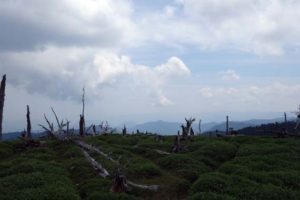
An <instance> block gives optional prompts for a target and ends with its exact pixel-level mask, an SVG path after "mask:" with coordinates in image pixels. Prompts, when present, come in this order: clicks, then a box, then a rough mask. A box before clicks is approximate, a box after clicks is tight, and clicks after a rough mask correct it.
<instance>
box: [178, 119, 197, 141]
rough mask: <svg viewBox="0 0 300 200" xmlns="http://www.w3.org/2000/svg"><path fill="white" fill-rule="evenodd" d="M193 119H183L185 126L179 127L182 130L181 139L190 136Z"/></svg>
mask: <svg viewBox="0 0 300 200" xmlns="http://www.w3.org/2000/svg"><path fill="white" fill-rule="evenodd" d="M195 120H196V119H195V118H192V117H190V118H189V119H187V118H185V121H186V125H185V126H184V125H181V129H182V137H183V138H186V137H187V136H189V135H191V129H192V124H193V122H194V121H195ZM193 133H194V131H193Z"/></svg>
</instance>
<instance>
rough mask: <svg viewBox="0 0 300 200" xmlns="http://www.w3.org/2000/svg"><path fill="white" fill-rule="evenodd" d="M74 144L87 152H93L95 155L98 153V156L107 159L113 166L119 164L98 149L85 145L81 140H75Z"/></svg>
mask: <svg viewBox="0 0 300 200" xmlns="http://www.w3.org/2000/svg"><path fill="white" fill-rule="evenodd" d="M75 143H76V144H77V145H79V146H80V147H82V148H84V149H86V150H89V151H94V152H96V153H98V154H99V155H101V156H104V157H105V158H107V159H108V160H110V161H111V162H113V163H114V164H116V165H119V162H118V161H117V160H115V159H113V158H112V157H110V156H109V155H108V154H106V153H104V152H103V151H100V150H99V149H98V148H96V147H94V146H92V145H90V144H87V143H85V142H83V141H81V140H75Z"/></svg>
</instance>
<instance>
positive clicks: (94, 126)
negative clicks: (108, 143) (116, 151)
mask: <svg viewBox="0 0 300 200" xmlns="http://www.w3.org/2000/svg"><path fill="white" fill-rule="evenodd" d="M92 130H93V135H94V136H95V135H96V134H97V132H96V125H95V124H94V125H93V129H92Z"/></svg>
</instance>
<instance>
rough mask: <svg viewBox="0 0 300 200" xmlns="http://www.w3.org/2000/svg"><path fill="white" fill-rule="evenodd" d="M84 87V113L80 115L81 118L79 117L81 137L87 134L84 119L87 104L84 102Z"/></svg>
mask: <svg viewBox="0 0 300 200" xmlns="http://www.w3.org/2000/svg"><path fill="white" fill-rule="evenodd" d="M84 92H85V91H84V88H83V89H82V114H81V115H80V119H79V134H80V136H81V137H83V136H84V135H85V121H84V106H85V102H84Z"/></svg>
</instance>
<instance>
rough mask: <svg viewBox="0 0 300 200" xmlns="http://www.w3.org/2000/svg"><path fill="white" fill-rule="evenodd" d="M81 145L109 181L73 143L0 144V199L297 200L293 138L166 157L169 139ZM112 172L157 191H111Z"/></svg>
mask: <svg viewBox="0 0 300 200" xmlns="http://www.w3.org/2000/svg"><path fill="white" fill-rule="evenodd" d="M82 140H83V141H84V142H86V143H87V144H91V145H93V147H95V148H97V149H99V151H101V152H102V153H104V154H105V155H108V156H109V157H110V158H111V160H109V159H107V158H106V157H105V156H103V155H101V154H99V153H97V152H96V151H87V152H88V153H89V155H90V156H91V157H93V158H94V159H95V160H96V161H97V162H98V163H101V165H102V166H103V167H104V168H105V169H106V170H107V171H108V173H109V174H110V175H109V176H108V177H106V178H102V177H101V176H99V174H98V172H96V171H95V170H94V169H93V167H92V166H91V164H90V163H89V162H88V161H87V160H86V158H85V156H84V154H83V151H82V150H81V148H80V147H79V146H78V145H77V144H75V143H74V142H73V141H57V140H44V141H45V142H42V143H40V144H39V145H37V147H35V146H34V145H29V146H26V143H25V142H24V141H21V140H19V141H13V142H1V143H0V159H1V160H0V199H14V200H15V199H20V200H21V199H22V200H24V199H36V200H38V199H39V200H40V199H56V200H59V199H72V200H73V199H95V200H96V199H97V200H98V199H264V200H266V199H272V200H276V199H300V141H299V140H296V139H293V138H281V139H278V138H271V137H242V136H240V137H226V138H209V137H200V136H197V137H194V138H193V141H189V140H188V141H183V142H182V143H183V146H184V151H183V152H181V153H178V154H174V153H170V152H171V147H172V145H173V140H174V136H165V137H163V138H162V140H161V141H157V140H155V137H154V136H151V135H131V136H125V137H123V136H121V135H106V136H104V135H102V136H96V137H86V138H84V139H82ZM168 153H170V154H168ZM112 160H113V161H112ZM114 161H116V162H118V163H119V164H117V163H115V162H114ZM118 167H119V168H120V169H121V172H122V174H124V175H125V176H126V178H127V180H128V181H131V182H134V183H137V184H141V185H148V186H149V185H159V189H158V191H152V190H148V189H141V188H136V187H132V186H129V189H128V192H127V193H120V194H116V193H113V192H111V187H112V180H113V178H114V174H115V173H116V170H117V168H118Z"/></svg>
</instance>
